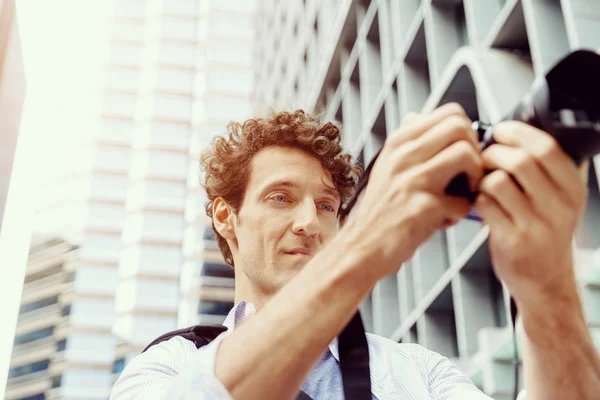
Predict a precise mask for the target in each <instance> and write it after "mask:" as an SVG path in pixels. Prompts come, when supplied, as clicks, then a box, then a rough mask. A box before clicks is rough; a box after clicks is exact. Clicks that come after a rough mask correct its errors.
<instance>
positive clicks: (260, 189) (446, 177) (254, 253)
mask: <svg viewBox="0 0 600 400" xmlns="http://www.w3.org/2000/svg"><path fill="white" fill-rule="evenodd" d="M494 135H495V139H496V141H497V142H498V144H496V145H493V146H491V147H490V148H488V149H487V150H486V151H484V152H483V153H480V152H479V150H478V145H477V141H476V137H475V134H474V132H473V131H472V130H471V128H470V121H469V120H468V118H467V117H466V115H465V113H464V111H463V110H462V108H461V107H460V106H458V105H456V104H448V105H445V106H442V107H440V108H438V109H437V110H435V111H434V112H433V113H431V114H430V115H427V116H421V115H410V116H409V117H408V118H406V119H405V121H403V123H402V125H401V127H400V129H399V130H398V131H397V132H395V133H393V134H392V135H390V136H389V137H388V138H387V140H386V143H385V145H384V148H383V150H382V152H381V155H380V157H379V158H378V160H377V162H376V163H375V165H374V167H373V170H372V172H371V176H370V181H369V184H368V186H367V188H366V189H365V193H364V195H363V197H362V199H361V201H360V203H359V204H358V205H357V206H356V210H355V211H354V212H353V213H352V214H351V215H350V217H349V218H348V220H347V222H345V224H344V226H342V227H341V228H339V229H338V223H337V220H336V214H337V212H338V210H339V208H340V205H341V203H342V202H343V201H345V200H347V199H348V197H349V195H350V194H351V191H352V188H353V186H354V184H355V181H356V177H357V176H358V172H359V170H358V169H357V167H356V166H355V165H353V164H352V163H351V161H350V157H349V156H348V155H347V154H344V153H342V149H341V147H340V145H339V143H340V133H339V131H338V129H337V128H335V127H334V126H333V125H332V124H322V123H321V122H320V121H319V120H318V119H317V118H316V117H313V116H309V115H306V114H305V113H303V112H301V111H296V112H295V113H285V112H282V113H278V114H275V115H273V116H271V117H270V118H267V119H255V120H248V121H246V122H245V123H244V124H243V125H239V124H233V125H230V127H229V135H228V136H227V137H224V138H220V139H218V140H217V141H216V142H215V144H214V147H213V149H212V150H211V152H210V153H208V154H207V155H206V156H205V157H204V158H203V165H204V167H205V170H206V181H205V186H206V189H207V193H208V199H209V202H208V204H207V213H208V215H209V216H211V217H212V221H213V227H214V230H215V232H216V234H217V238H218V242H219V246H220V248H221V251H222V253H223V255H224V258H225V260H226V261H227V262H228V263H229V264H231V265H232V266H233V267H234V268H235V272H236V273H235V280H236V281H235V284H236V288H235V290H236V292H235V301H236V306H235V308H234V309H233V310H232V311H231V313H230V314H229V316H228V317H227V320H226V322H225V325H226V326H227V327H228V328H229V330H228V331H227V332H225V333H223V334H222V335H220V336H219V337H218V338H217V339H215V340H214V341H213V342H211V343H210V344H209V345H207V346H204V347H201V348H200V349H196V348H195V346H194V344H193V343H191V342H189V341H186V340H185V339H182V338H179V337H177V338H174V339H171V340H169V341H168V342H163V343H161V344H159V345H156V346H154V347H152V348H150V349H149V350H148V351H147V352H145V353H143V354H141V355H139V356H138V357H136V358H135V359H134V360H132V361H131V362H130V363H129V365H128V366H127V367H126V368H125V370H124V371H123V373H122V375H121V377H120V379H119V380H118V381H117V383H116V384H115V387H114V389H113V392H112V397H111V398H112V399H115V400H124V399H134V398H135V399H137V398H139V399H188V398H189V399H192V398H193V399H199V398H200V399H229V398H236V399H290V398H294V397H295V396H296V395H297V393H298V391H299V389H302V390H303V391H304V392H305V393H307V394H308V395H309V396H310V397H311V398H313V399H315V400H316V399H333V398H342V397H343V390H342V385H341V374H340V370H339V366H338V357H339V356H338V352H337V344H336V343H337V342H336V340H334V339H335V337H336V336H337V335H338V334H339V333H340V331H341V330H342V329H343V328H344V326H345V325H346V324H347V322H348V321H349V320H350V318H351V317H352V315H353V314H354V312H355V311H356V309H357V307H358V305H359V303H360V302H361V300H362V299H363V298H364V297H365V296H366V295H367V294H368V293H369V292H370V290H371V289H372V288H373V286H374V285H375V284H376V283H377V282H378V281H379V280H380V279H381V278H382V277H384V276H386V275H389V274H393V273H396V272H397V271H398V269H399V268H400V267H401V265H402V263H403V262H404V261H406V260H408V259H409V258H410V257H411V256H412V254H413V253H414V251H415V250H416V249H417V247H419V245H421V244H422V243H423V242H424V241H426V240H427V239H428V238H429V237H430V236H431V235H432V234H433V233H434V232H435V231H436V230H437V229H444V228H447V227H449V226H452V225H453V224H455V223H456V222H457V221H459V220H460V219H461V218H463V217H464V216H465V215H466V214H467V213H468V211H469V209H470V207H471V205H470V203H469V202H468V200H466V199H463V198H458V197H452V196H449V195H447V194H446V193H445V188H446V186H447V185H448V183H449V182H450V181H451V180H452V179H453V178H454V177H455V176H456V175H458V174H459V173H461V172H466V174H467V176H468V177H469V182H470V185H471V188H472V189H473V190H477V191H478V192H479V193H480V194H479V196H478V197H477V199H476V203H475V205H476V207H477V210H478V212H479V213H480V215H481V216H482V217H483V218H484V219H485V221H486V223H487V224H488V225H489V228H490V238H489V246H490V252H491V256H492V258H493V263H494V269H495V272H496V274H497V275H498V276H499V278H501V279H502V280H503V281H504V282H505V283H506V285H507V286H508V288H509V290H510V292H511V293H512V295H513V296H514V298H515V300H516V302H517V304H518V307H519V311H520V315H521V318H522V328H523V332H522V343H523V348H524V354H523V357H524V375H525V386H526V388H527V391H528V398H529V399H567V398H568V399H575V398H576V399H592V398H599V396H600V361H599V358H598V355H597V353H596V351H595V350H594V348H593V345H592V342H591V340H590V336H589V334H588V331H587V328H586V325H585V321H584V319H583V316H582V311H581V305H580V302H579V298H578V295H577V290H576V282H575V278H574V272H573V264H572V250H571V240H572V236H573V232H574V230H575V228H576V225H577V223H578V220H579V218H580V216H581V214H582V210H583V208H584V204H585V200H586V185H585V184H584V183H583V182H582V180H581V179H580V171H578V169H577V167H576V166H575V164H574V163H573V162H572V161H571V160H570V159H569V158H568V157H567V156H566V155H565V154H564V153H563V152H562V151H561V150H560V148H559V147H558V146H557V144H556V143H555V142H554V141H553V139H552V138H551V137H550V136H549V135H547V134H545V133H544V132H541V131H539V130H537V129H534V128H532V127H529V126H526V125H524V124H521V123H516V122H506V123H502V124H499V125H498V126H497V127H496V129H495V132H494ZM485 170H494V171H493V172H491V173H489V174H485V175H484V171H485ZM511 176H512V177H513V178H514V180H513V179H511ZM368 342H369V352H370V354H371V358H370V364H371V374H372V375H371V376H372V393H373V396H374V398H376V399H379V400H384V399H398V398H401V399H429V398H431V399H456V400H458V399H461V400H462V399H480V400H481V399H488V397H487V396H485V395H484V394H483V393H481V392H480V391H479V390H478V389H477V388H476V387H475V386H474V385H473V384H472V383H471V382H470V381H469V379H468V378H467V377H465V376H464V375H462V374H461V373H460V372H459V371H458V369H457V368H456V367H455V366H454V365H452V364H451V363H450V362H449V361H448V359H446V358H444V357H443V356H442V355H439V354H436V353H434V352H431V351H428V350H426V349H424V348H423V347H421V346H418V345H414V344H397V343H394V342H391V341H390V340H387V339H385V338H381V337H378V336H375V335H368Z"/></svg>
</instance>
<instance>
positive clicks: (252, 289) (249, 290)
mask: <svg viewBox="0 0 600 400" xmlns="http://www.w3.org/2000/svg"><path fill="white" fill-rule="evenodd" d="M244 278H245V277H244ZM244 278H240V279H238V277H237V276H236V279H235V304H238V303H239V302H240V301H245V302H247V303H251V304H252V305H253V306H254V308H255V309H256V310H257V311H258V310H260V309H261V308H262V307H263V306H264V305H265V304H266V303H267V302H268V301H269V299H271V297H273V294H272V293H265V292H264V291H263V290H261V289H260V288H257V287H256V286H254V285H252V284H251V283H250V282H249V281H248V279H247V278H245V279H244Z"/></svg>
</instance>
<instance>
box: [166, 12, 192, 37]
mask: <svg viewBox="0 0 600 400" xmlns="http://www.w3.org/2000/svg"><path fill="white" fill-rule="evenodd" d="M161 37H163V38H166V39H178V40H190V41H193V40H195V38H196V20H195V19H183V18H176V17H168V16H165V17H163V19H162V21H161Z"/></svg>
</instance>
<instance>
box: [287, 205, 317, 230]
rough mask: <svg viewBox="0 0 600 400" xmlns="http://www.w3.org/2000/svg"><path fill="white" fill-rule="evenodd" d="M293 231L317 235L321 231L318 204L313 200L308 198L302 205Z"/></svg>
mask: <svg viewBox="0 0 600 400" xmlns="http://www.w3.org/2000/svg"><path fill="white" fill-rule="evenodd" d="M293 231H294V233H295V234H297V235H306V236H316V235H318V234H319V233H321V231H320V223H319V215H318V212H317V206H316V205H315V203H314V202H313V201H312V200H307V201H305V202H303V203H302V204H301V205H300V207H299V209H298V214H297V216H296V220H295V221H294V226H293Z"/></svg>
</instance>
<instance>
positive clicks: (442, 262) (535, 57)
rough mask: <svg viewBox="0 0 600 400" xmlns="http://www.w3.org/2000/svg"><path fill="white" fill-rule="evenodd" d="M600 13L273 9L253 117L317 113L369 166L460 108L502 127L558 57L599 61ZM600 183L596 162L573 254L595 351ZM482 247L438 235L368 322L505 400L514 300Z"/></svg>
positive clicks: (381, 6)
mask: <svg viewBox="0 0 600 400" xmlns="http://www.w3.org/2000/svg"><path fill="white" fill-rule="evenodd" d="M599 13H600V3H597V2H590V1H584V0H563V1H560V2H559V1H551V2H539V1H531V0H377V1H376V0H373V1H369V0H337V1H324V0H322V1H319V0H306V1H289V2H288V1H277V0H266V1H263V2H261V3H260V6H259V10H258V12H257V34H256V48H255V52H256V68H255V80H256V86H255V91H254V101H255V106H256V110H257V112H258V113H262V112H265V111H266V110H268V109H269V108H275V109H294V108H303V109H305V110H308V111H313V110H316V111H323V112H325V115H326V118H327V119H329V120H336V121H339V122H341V124H342V127H343V133H344V145H345V146H346V148H347V149H348V150H349V151H351V152H352V154H353V155H354V157H355V158H356V159H357V160H359V161H360V162H362V163H363V164H364V165H366V164H368V163H369V161H371V159H372V158H373V157H374V155H375V154H376V152H377V151H378V150H379V149H380V148H381V146H382V145H383V143H384V141H385V139H386V137H387V136H388V135H389V134H390V133H391V132H393V131H394V130H395V129H396V128H397V127H398V126H399V124H400V121H401V119H402V118H403V116H405V115H406V114H407V113H408V112H411V111H412V112H429V111H431V110H433V109H434V108H436V107H438V106H440V105H442V104H444V103H448V102H458V103H460V104H461V105H462V106H463V107H464V108H465V110H466V112H467V114H468V115H469V117H470V118H471V119H472V120H483V121H486V122H492V123H494V122H497V121H499V120H500V119H501V118H502V116H503V115H505V114H506V113H507V112H508V111H509V110H510V109H511V108H512V107H514V106H515V105H516V103H517V102H518V101H519V99H520V98H521V97H522V96H523V95H524V93H525V92H526V91H527V89H528V88H529V87H530V85H531V84H532V82H533V80H534V79H535V78H536V77H537V76H540V75H543V74H544V73H545V71H546V70H547V69H548V68H549V67H550V66H551V65H552V64H553V63H554V62H555V61H557V60H558V59H559V58H561V57H562V56H563V55H566V54H567V53H568V52H569V51H571V50H574V49H579V48H588V49H598V48H600V20H599V19H598V18H597V16H598V15H599ZM598 172H600V159H596V160H595V162H594V163H592V165H591V167H590V170H589V177H590V180H589V189H590V199H589V202H588V206H587V209H586V214H585V216H584V218H583V222H582V224H581V226H580V227H579V229H578V232H577V235H576V240H575V243H574V246H575V248H576V262H577V272H578V277H579V282H580V288H581V294H582V298H583V301H584V307H585V311H586V316H587V318H588V323H589V326H590V329H591V332H592V335H593V337H594V340H595V342H596V343H597V345H598V346H600V285H599V283H600V252H599V250H598V249H599V248H600V195H599V193H598ZM486 238H487V230H486V228H484V227H483V226H482V225H480V224H479V223H477V222H473V221H469V220H464V221H462V222H460V223H459V224H458V225H457V226H455V227H452V228H451V229H448V230H446V231H444V232H438V233H436V234H435V235H434V236H433V237H432V238H431V239H430V240H429V241H427V242H426V243H424V244H423V245H422V246H421V247H420V248H419V249H418V251H417V252H416V253H415V255H414V257H413V258H412V259H410V260H407V261H406V262H405V263H404V265H403V266H402V268H401V269H400V271H399V272H398V274H397V275H393V276H388V277H386V278H385V279H383V280H381V281H380V282H379V284H378V285H377V286H376V287H375V288H374V290H373V292H372V293H371V294H370V296H369V297H368V298H367V299H366V301H365V302H364V304H362V306H361V310H362V315H363V319H364V320H365V322H366V325H367V328H368V330H369V331H371V332H374V333H377V334H380V335H383V336H385V337H388V338H390V339H392V340H395V341H398V342H402V343H419V344H422V345H423V346H425V347H427V348H429V349H431V350H434V351H437V352H439V353H441V354H443V355H445V356H448V357H449V358H451V359H452V360H453V361H454V362H455V363H456V364H457V365H458V366H459V367H460V368H461V369H462V370H463V371H464V372H465V373H466V374H467V375H469V376H470V377H471V378H472V379H473V380H474V382H475V383H476V384H477V385H478V386H479V387H481V388H482V389H483V390H484V391H485V392H486V393H488V394H489V395H491V396H492V397H493V398H495V399H508V398H510V396H511V390H512V385H513V378H512V366H511V363H510V360H511V358H512V352H511V351H512V347H511V337H512V336H511V335H512V330H511V329H510V326H509V324H510V322H508V324H507V321H510V316H509V314H508V307H507V304H508V294H507V292H506V290H505V287H503V285H502V284H501V282H499V281H498V280H497V279H496V277H495V275H494V274H493V272H492V267H491V265H490V262H489V254H488V250H487V246H486ZM549 306H551V305H549ZM521 382H522V380H521Z"/></svg>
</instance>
